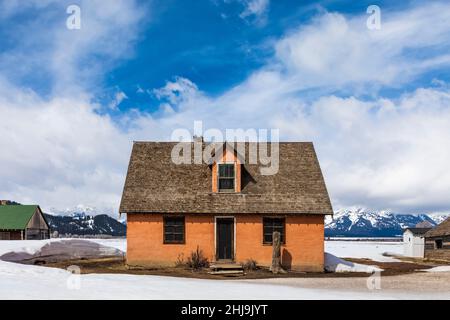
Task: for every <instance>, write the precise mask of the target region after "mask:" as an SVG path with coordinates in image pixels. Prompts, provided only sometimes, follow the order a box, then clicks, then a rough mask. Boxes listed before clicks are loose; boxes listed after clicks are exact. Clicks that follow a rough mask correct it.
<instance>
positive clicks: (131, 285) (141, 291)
mask: <svg viewBox="0 0 450 320" xmlns="http://www.w3.org/2000/svg"><path fill="white" fill-rule="evenodd" d="M55 241H59V240H45V241H0V255H1V254H4V253H8V252H11V251H15V252H18V251H19V252H20V251H25V252H28V253H30V254H32V253H35V252H37V251H39V250H40V248H41V247H42V246H44V245H45V244H47V243H49V242H55ZM92 241H94V242H96V243H99V244H101V245H106V246H108V245H109V246H111V247H114V248H118V249H122V250H124V249H125V241H124V240H122V239H108V240H103V239H94V240H92ZM326 246H327V251H328V250H330V251H331V252H332V253H333V254H334V255H337V256H339V252H341V255H340V256H341V257H343V256H345V257H349V256H354V257H364V251H366V250H367V251H366V253H367V255H368V256H369V258H371V257H372V258H373V257H376V258H377V259H384V258H385V257H383V256H382V255H381V254H382V253H383V252H384V251H390V252H392V251H395V250H396V249H395V246H394V245H389V244H386V243H383V244H374V245H373V247H374V248H371V247H370V244H367V243H366V244H364V243H358V244H353V243H348V242H345V243H341V244H339V243H336V242H334V243H327V244H326ZM397 246H398V244H397ZM368 248H369V249H370V250H368ZM342 253H344V254H342ZM374 260H376V259H374ZM71 270H72V271H76V270H77V269H76V267H72V268H71ZM420 274H421V276H422V277H428V278H426V279H428V280H429V281H431V280H433V281H438V282H436V283H446V281H447V283H448V282H450V273H448V272H439V273H425V272H423V273H420ZM372 276H373V275H368V277H367V281H370V277H372ZM436 276H440V277H442V276H444V277H446V278H445V279H447V280H442V279H441V278H439V279H437V280H436V279H434V277H436ZM386 278H390V279H389V281H391V279H392V278H393V277H386ZM356 279H358V280H356ZM408 279H409V280H410V281H411V278H408ZM412 280H413V281H414V280H415V278H412ZM357 281H359V282H360V283H361V286H359V287H352V285H353V284H354V283H356V282H357ZM386 281H387V280H386ZM403 282H404V281H403ZM330 283H333V285H335V287H327V285H329V284H330ZM365 283H366V278H365V277H363V278H342V279H339V278H334V279H327V278H321V279H320V278H319V279H309V278H307V279H292V278H290V279H289V278H285V279H271V280H199V279H186V278H173V277H161V276H150V275H125V274H123V275H119V274H85V275H78V274H73V273H72V272H70V271H67V270H62V269H56V268H48V267H41V266H33V265H22V264H17V263H12V262H5V261H0V299H256V300H257V299H427V298H428V299H450V288H449V291H448V292H446V291H444V293H442V290H440V292H439V291H438V292H433V290H430V291H428V292H427V291H424V290H423V288H420V283H419V288H420V290H417V291H413V290H409V289H402V290H392V289H386V290H371V289H369V287H366V285H365ZM394 283H395V281H394ZM431 289H434V288H431ZM444 290H445V288H444Z"/></svg>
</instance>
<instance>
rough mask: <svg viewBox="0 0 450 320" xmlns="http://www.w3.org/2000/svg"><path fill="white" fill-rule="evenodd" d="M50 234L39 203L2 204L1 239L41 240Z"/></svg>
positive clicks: (0, 214) (0, 206)
mask: <svg viewBox="0 0 450 320" xmlns="http://www.w3.org/2000/svg"><path fill="white" fill-rule="evenodd" d="M49 235H50V230H49V226H48V223H47V221H46V220H45V217H44V215H43V213H42V210H41V208H40V207H39V206H38V205H0V240H40V239H48V238H49Z"/></svg>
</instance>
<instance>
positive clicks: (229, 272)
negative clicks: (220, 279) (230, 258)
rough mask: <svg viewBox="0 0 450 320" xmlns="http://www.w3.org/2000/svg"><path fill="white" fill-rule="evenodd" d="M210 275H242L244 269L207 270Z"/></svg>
mask: <svg viewBox="0 0 450 320" xmlns="http://www.w3.org/2000/svg"><path fill="white" fill-rule="evenodd" d="M208 273H209V274H212V275H218V276H220V275H224V276H243V275H244V270H218V271H210V272H208Z"/></svg>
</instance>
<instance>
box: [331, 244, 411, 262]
mask: <svg viewBox="0 0 450 320" xmlns="http://www.w3.org/2000/svg"><path fill="white" fill-rule="evenodd" d="M325 251H326V252H328V253H331V254H333V255H335V256H337V257H341V258H358V259H371V260H373V261H380V262H398V261H399V260H398V259H395V258H392V257H386V256H384V255H383V254H385V253H387V252H389V253H390V254H395V255H402V254H403V243H402V242H393V241H392V242H391V241H385V242H381V241H380V242H378V241H325Z"/></svg>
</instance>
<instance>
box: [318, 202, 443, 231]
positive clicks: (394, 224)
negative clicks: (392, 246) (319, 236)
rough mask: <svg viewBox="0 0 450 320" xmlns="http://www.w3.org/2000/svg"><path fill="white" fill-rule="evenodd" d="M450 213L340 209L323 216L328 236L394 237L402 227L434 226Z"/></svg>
mask: <svg viewBox="0 0 450 320" xmlns="http://www.w3.org/2000/svg"><path fill="white" fill-rule="evenodd" d="M449 216H450V215H438V214H419V215H413V214H396V213H393V212H389V211H370V210H366V209H361V208H359V209H342V210H338V211H336V212H335V214H334V216H333V217H330V216H327V217H326V218H325V236H328V237H395V236H400V235H402V233H403V229H404V228H407V227H414V226H415V225H416V224H418V223H420V222H424V221H426V222H429V223H430V224H431V225H433V226H435V225H437V224H439V223H441V222H442V221H444V220H445V219H446V218H447V217H449Z"/></svg>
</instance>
